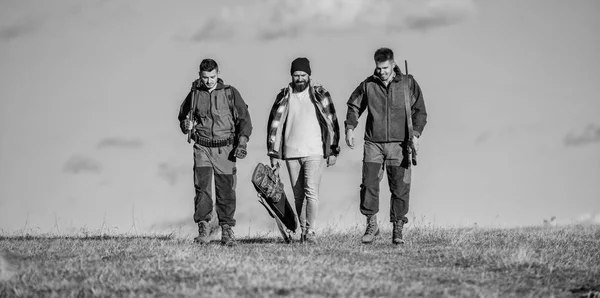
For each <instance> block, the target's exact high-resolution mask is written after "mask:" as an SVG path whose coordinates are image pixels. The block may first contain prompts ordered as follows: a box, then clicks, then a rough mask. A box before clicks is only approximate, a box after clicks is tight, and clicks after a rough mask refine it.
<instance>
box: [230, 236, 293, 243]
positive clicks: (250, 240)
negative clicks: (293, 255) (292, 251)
mask: <svg viewBox="0 0 600 298" xmlns="http://www.w3.org/2000/svg"><path fill="white" fill-rule="evenodd" d="M238 242H239V243H240V244H273V243H279V244H287V243H286V242H285V241H283V239H281V238H270V237H248V238H240V239H238Z"/></svg>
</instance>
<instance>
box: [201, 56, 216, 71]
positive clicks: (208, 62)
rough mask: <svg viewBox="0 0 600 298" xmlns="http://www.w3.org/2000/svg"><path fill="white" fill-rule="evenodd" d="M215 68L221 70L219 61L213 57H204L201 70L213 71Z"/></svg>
mask: <svg viewBox="0 0 600 298" xmlns="http://www.w3.org/2000/svg"><path fill="white" fill-rule="evenodd" d="M214 69H216V70H219V65H218V64H217V61H215V60H213V59H204V60H202V62H200V71H201V72H202V71H209V72H210V71H213V70H214Z"/></svg>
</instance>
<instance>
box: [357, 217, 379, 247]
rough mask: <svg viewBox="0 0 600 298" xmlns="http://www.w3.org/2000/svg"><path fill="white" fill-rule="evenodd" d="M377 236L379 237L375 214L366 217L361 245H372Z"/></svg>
mask: <svg viewBox="0 0 600 298" xmlns="http://www.w3.org/2000/svg"><path fill="white" fill-rule="evenodd" d="M377 235H379V226H378V225H377V216H376V215H375V214H373V215H367V229H366V231H365V234H364V235H363V236H362V240H361V241H362V243H372V242H373V241H374V240H375V237H376V236H377Z"/></svg>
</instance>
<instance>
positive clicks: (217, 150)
mask: <svg viewBox="0 0 600 298" xmlns="http://www.w3.org/2000/svg"><path fill="white" fill-rule="evenodd" d="M233 149H234V147H233V145H227V146H223V147H205V146H202V145H199V144H194V189H195V192H196V194H195V197H194V222H196V223H198V222H200V221H208V222H210V220H211V214H212V211H213V200H212V181H213V177H214V182H215V203H216V213H217V217H218V219H219V225H221V226H222V225H224V224H227V225H229V226H232V227H233V226H235V219H234V216H235V209H236V193H235V187H236V167H235V163H236V157H235V156H234V150H233Z"/></svg>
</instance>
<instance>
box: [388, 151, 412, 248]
mask: <svg viewBox="0 0 600 298" xmlns="http://www.w3.org/2000/svg"><path fill="white" fill-rule="evenodd" d="M388 146H389V148H386V149H388V150H386V153H387V155H388V159H387V162H386V172H387V176H388V184H389V187H390V193H391V198H390V221H391V222H392V224H393V233H392V243H394V244H403V243H404V239H403V236H402V231H403V228H404V224H405V223H407V222H408V218H407V217H406V214H408V206H409V205H408V203H409V197H410V183H406V182H407V181H410V179H405V178H410V177H405V175H410V172H409V171H408V167H409V161H408V158H405V157H407V156H408V155H407V154H406V150H405V149H404V148H403V147H402V146H401V145H400V144H393V143H391V144H389V145H388Z"/></svg>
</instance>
